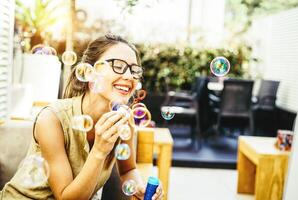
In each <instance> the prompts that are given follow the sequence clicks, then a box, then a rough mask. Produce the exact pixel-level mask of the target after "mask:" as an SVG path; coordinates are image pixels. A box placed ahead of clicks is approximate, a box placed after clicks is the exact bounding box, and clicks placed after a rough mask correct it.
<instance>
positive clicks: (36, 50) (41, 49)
mask: <svg viewBox="0 0 298 200" xmlns="http://www.w3.org/2000/svg"><path fill="white" fill-rule="evenodd" d="M31 53H32V54H39V55H53V56H57V51H56V50H55V49H54V48H53V47H50V46H45V45H43V44H38V45H35V46H34V47H32V49H31Z"/></svg>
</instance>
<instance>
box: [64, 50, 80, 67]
mask: <svg viewBox="0 0 298 200" xmlns="http://www.w3.org/2000/svg"><path fill="white" fill-rule="evenodd" d="M62 62H63V63H64V64H65V65H68V66H71V65H73V64H75V63H76V62H77V54H76V53H75V52H73V51H65V52H64V53H63V54H62Z"/></svg>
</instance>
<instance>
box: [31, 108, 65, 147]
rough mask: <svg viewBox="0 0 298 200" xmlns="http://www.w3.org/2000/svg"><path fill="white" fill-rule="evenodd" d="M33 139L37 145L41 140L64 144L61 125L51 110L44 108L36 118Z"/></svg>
mask: <svg viewBox="0 0 298 200" xmlns="http://www.w3.org/2000/svg"><path fill="white" fill-rule="evenodd" d="M34 137H35V139H36V140H37V142H38V143H39V144H40V142H41V141H42V140H56V142H58V143H59V142H62V143H63V144H64V138H63V129H62V125H61V123H60V120H59V119H58V117H57V116H56V114H55V113H54V111H52V110H51V108H45V109H44V110H42V111H41V113H40V114H39V116H38V117H37V119H36V125H35V131H34ZM49 142H50V141H49Z"/></svg>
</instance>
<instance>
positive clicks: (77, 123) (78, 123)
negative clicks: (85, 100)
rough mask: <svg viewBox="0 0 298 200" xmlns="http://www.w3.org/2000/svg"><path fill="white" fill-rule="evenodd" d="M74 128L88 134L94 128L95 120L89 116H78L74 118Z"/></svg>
mask: <svg viewBox="0 0 298 200" xmlns="http://www.w3.org/2000/svg"><path fill="white" fill-rule="evenodd" d="M72 128H73V129H75V130H78V131H84V132H88V131H90V130H91V129H92V128H93V120H92V118H91V117H90V116H89V115H76V116H74V117H73V118H72Z"/></svg>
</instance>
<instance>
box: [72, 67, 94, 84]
mask: <svg viewBox="0 0 298 200" xmlns="http://www.w3.org/2000/svg"><path fill="white" fill-rule="evenodd" d="M75 73H76V77H77V79H78V80H80V81H82V82H89V81H91V80H92V79H93V76H94V68H93V67H92V65H90V64H89V63H80V64H78V65H77V66H76V71H75Z"/></svg>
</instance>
